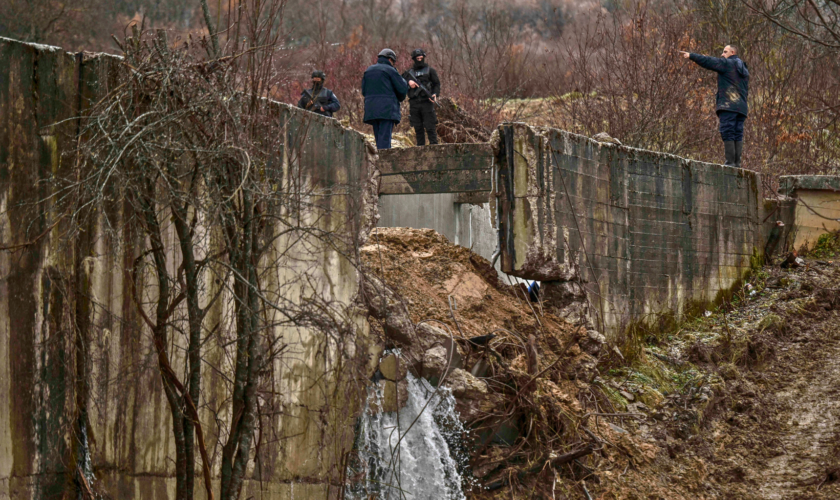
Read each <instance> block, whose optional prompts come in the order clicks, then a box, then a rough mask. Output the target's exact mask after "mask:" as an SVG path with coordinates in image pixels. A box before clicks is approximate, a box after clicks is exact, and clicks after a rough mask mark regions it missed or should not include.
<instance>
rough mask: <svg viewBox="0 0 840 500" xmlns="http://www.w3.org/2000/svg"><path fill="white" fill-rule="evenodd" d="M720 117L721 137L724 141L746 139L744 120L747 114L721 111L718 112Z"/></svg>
mask: <svg viewBox="0 0 840 500" xmlns="http://www.w3.org/2000/svg"><path fill="white" fill-rule="evenodd" d="M718 118H719V119H720V138H721V139H722V140H723V142H726V141H734V142H740V141H743V140H744V121H745V120H746V119H747V117H746V116H744V115H742V114H741V113H736V112H734V111H720V112H718Z"/></svg>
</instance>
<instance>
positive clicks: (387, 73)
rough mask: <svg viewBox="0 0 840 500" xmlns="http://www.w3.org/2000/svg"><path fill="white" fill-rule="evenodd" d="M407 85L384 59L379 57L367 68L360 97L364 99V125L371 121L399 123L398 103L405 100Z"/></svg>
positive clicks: (386, 59)
mask: <svg viewBox="0 0 840 500" xmlns="http://www.w3.org/2000/svg"><path fill="white" fill-rule="evenodd" d="M407 93H408V84H407V83H406V82H405V80H404V79H403V77H401V76H400V74H399V73H398V72H397V70H396V69H394V67H393V66H391V63H390V62H389V61H388V58H386V57H380V58H379V59H378V60H377V62H376V64H374V65H372V66H369V67H368V69H366V70H365V75H364V76H363V77H362V95H363V96H364V98H365V119H364V121H365V123H371V122H372V121H373V120H391V121H394V122H399V121H400V119H401V115H400V102H402V101H403V100H405V96H406V94H407Z"/></svg>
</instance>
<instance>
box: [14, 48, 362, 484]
mask: <svg viewBox="0 0 840 500" xmlns="http://www.w3.org/2000/svg"><path fill="white" fill-rule="evenodd" d="M123 70H124V66H122V65H121V64H120V60H119V59H118V58H115V57H112V56H94V55H87V54H86V55H82V54H76V55H74V54H68V53H66V52H64V51H62V50H60V49H58V48H55V47H45V46H39V45H32V44H26V43H20V42H17V41H13V40H8V39H0V205H2V210H0V234H2V238H0V240H2V244H1V245H2V246H3V247H4V251H3V252H0V276H2V280H0V498H13V499H16V498H33V499H40V498H59V497H62V495H73V496H75V490H76V485H75V484H74V481H75V478H76V477H77V472H78V470H79V467H84V466H85V464H84V463H83V462H84V460H85V458H84V455H85V453H87V454H88V455H89V459H90V462H91V466H92V468H93V473H94V476H95V477H96V480H97V486H98V487H101V488H102V490H103V491H106V492H108V493H109V494H110V495H112V496H113V497H114V498H137V499H150V498H174V488H175V480H174V473H175V463H174V451H173V450H174V443H173V437H172V426H171V420H172V418H171V414H170V412H169V409H168V407H167V401H166V397H165V395H164V391H163V387H162V384H161V375H160V372H159V370H158V368H157V365H156V355H155V350H154V347H153V342H152V339H151V336H150V334H149V331H148V328H147V327H146V326H145V324H144V323H143V321H142V319H141V318H140V316H139V314H138V313H137V310H136V307H135V303H134V299H133V298H132V293H131V290H130V287H129V283H128V278H127V276H129V275H130V269H131V267H132V265H133V263H134V262H135V261H136V259H138V257H140V256H141V255H143V254H144V252H145V251H146V249H147V248H148V247H147V245H148V242H147V240H146V239H145V238H144V237H142V235H140V236H139V237H138V235H137V234H131V233H130V231H129V230H128V229H127V228H128V227H129V226H130V214H129V211H128V205H127V204H126V203H125V202H124V197H125V194H126V193H125V192H124V191H121V188H120V187H119V186H114V187H113V192H110V193H109V194H108V196H106V197H105V198H106V199H107V201H106V202H104V203H103V204H102V205H101V206H96V207H94V213H96V214H99V215H95V216H92V217H89V218H87V219H86V221H87V222H86V225H85V226H84V227H81V228H72V229H73V231H71V232H68V229H71V228H68V226H67V224H66V221H67V218H63V217H62V216H61V214H60V213H56V211H57V210H58V209H57V207H58V204H57V201H56V202H53V201H50V200H59V199H60V193H58V192H57V184H56V183H55V179H57V178H59V177H61V176H62V175H66V174H67V173H68V172H72V171H73V169H74V168H76V166H77V165H76V156H75V154H74V149H75V148H76V146H77V144H78V143H79V142H78V141H80V140H84V137H80V135H79V134H80V130H81V129H80V122H79V120H78V119H76V117H78V116H79V115H80V113H84V112H85V110H86V109H88V108H89V107H90V106H91V104H92V103H94V102H95V101H96V100H98V99H100V98H101V97H102V96H105V95H106V94H107V93H108V92H109V91H111V90H113V88H114V86H115V84H116V82H117V81H118V76H119V75H120V72H121V71H123ZM276 116H277V120H279V121H280V123H281V124H282V129H283V132H282V133H283V137H284V139H283V144H284V145H283V147H281V150H280V151H278V152H277V156H276V160H277V161H276V163H275V164H272V165H269V166H268V168H269V169H272V170H274V172H273V173H272V177H273V178H277V179H280V180H285V181H288V182H291V180H292V179H294V182H296V183H297V184H296V185H298V186H301V185H305V186H306V187H307V188H306V190H305V193H306V196H307V198H306V200H305V202H306V203H307V204H308V206H311V207H313V210H312V211H311V212H310V213H309V218H308V223H309V224H310V227H309V228H310V229H312V232H313V233H317V232H322V233H323V234H331V235H333V236H332V237H330V238H328V240H329V241H327V239H324V238H322V239H314V238H313V239H307V238H306V237H300V234H299V233H294V234H293V233H289V235H288V236H283V235H282V234H277V235H276V238H275V239H274V240H272V241H273V243H272V245H273V247H272V250H271V252H269V254H270V263H269V262H267V263H264V264H262V269H261V273H262V275H261V276H262V277H263V278H264V279H266V281H267V282H268V283H271V286H270V287H269V288H270V289H272V292H273V293H275V294H277V295H279V294H284V295H287V296H289V297H295V298H298V299H299V300H305V297H306V296H307V294H314V293H317V294H320V296H323V297H328V298H329V300H331V301H332V304H334V307H335V309H336V314H337V315H338V316H342V317H344V318H348V319H349V320H350V322H351V323H352V324H353V325H352V326H353V328H351V330H350V333H349V334H348V333H347V332H343V335H338V333H339V332H333V333H334V335H322V334H321V333H319V332H318V331H315V330H312V329H308V328H306V327H303V326H301V327H294V328H292V327H278V329H277V331H276V332H275V335H276V336H277V338H280V339H282V342H283V345H284V346H285V347H284V350H283V354H282V355H281V356H280V357H278V358H277V359H276V361H275V362H274V363H273V364H272V366H271V367H270V368H269V369H267V373H270V376H269V379H270V385H271V388H272V390H271V392H267V393H263V394H261V396H260V398H261V401H262V403H261V404H262V405H264V406H263V408H264V410H265V414H263V416H261V417H260V422H259V426H260V431H259V432H260V433H262V434H258V435H257V436H256V439H259V441H258V443H255V445H256V448H257V451H256V457H255V460H253V461H251V464H258V465H257V466H254V467H251V468H249V470H248V473H247V478H248V479H247V481H246V485H245V487H244V490H245V491H243V496H245V497H250V496H261V495H264V494H269V495H272V497H276V498H291V497H292V496H294V498H325V497H326V496H327V492H328V491H332V494H333V495H334V494H335V492H336V491H337V486H336V485H337V483H338V481H339V479H340V474H341V461H342V460H343V457H344V454H345V453H346V452H347V451H349V449H350V448H351V447H352V444H353V443H352V440H353V423H354V421H355V411H356V409H358V406H359V404H361V403H362V402H363V401H364V387H365V382H366V377H362V378H359V377H358V375H360V374H364V373H366V371H367V369H366V364H367V363H368V361H369V358H370V357H371V356H372V354H373V353H371V352H370V351H369V349H375V347H372V346H371V345H370V344H369V343H367V339H366V335H367V324H366V322H365V320H364V313H363V311H362V310H360V309H359V308H358V307H357V303H356V299H357V297H358V291H359V278H358V275H357V264H358V263H357V262H356V260H355V258H354V257H353V256H354V255H355V253H356V252H355V248H358V246H359V245H360V244H361V243H362V242H363V241H364V239H365V238H366V236H367V234H368V232H369V231H370V229H371V227H372V226H373V225H375V223H376V219H377V212H376V192H377V185H376V179H375V177H374V175H373V174H374V168H373V158H374V156H373V151H372V150H371V149H370V148H369V147H368V146H367V145H366V143H365V141H364V137H363V136H362V135H361V134H358V133H356V132H354V131H351V130H348V129H344V128H343V127H341V126H340V125H339V124H338V122H337V121H335V120H332V119H327V118H324V117H320V116H318V115H315V114H313V113H308V112H305V111H302V110H299V109H297V108H293V107H290V106H287V105H283V104H277V105H276ZM325 144H327V145H328V147H325V146H324V145H325ZM277 188H278V189H282V188H284V186H283V185H281V186H277ZM45 200H46V201H45ZM198 218H199V219H200V220H204V219H203V215H201V216H199V217H198ZM106 220H107V221H109V223H107V224H106V222H105V221H106ZM163 220H167V218H166V217H163ZM114 222H117V224H114ZM304 223H307V221H305V222H304ZM196 231H197V234H198V235H199V236H197V240H198V242H197V247H200V249H199V255H204V256H207V255H213V250H214V249H216V248H218V245H219V243H218V240H219V238H221V236H220V235H219V231H218V229H217V228H213V227H202V224H201V223H199V224H198V226H197V229H196ZM68 234H73V237H72V238H68V236H67V235H68ZM164 244H165V245H166V251H167V265H168V266H169V268H170V272H172V274H173V275H175V274H177V269H178V265H179V264H178V262H179V261H180V252H179V250H178V248H177V239H176V236H175V232H174V228H172V227H171V225H169V226H168V227H167V228H166V229H165V231H164ZM276 262H283V263H284V265H282V266H279V265H273V264H272V263H276ZM301 269H306V270H307V274H306V277H307V280H306V281H307V282H308V284H307V283H296V284H294V285H290V284H289V283H290V281H289V278H290V277H291V276H299V272H300V271H301ZM296 273H298V274H296ZM203 279H204V280H205V282H206V283H207V284H208V288H207V290H205V295H204V296H203V298H202V305H203V306H207V307H209V310H208V314H207V320H206V321H207V323H208V325H207V332H211V333H212V334H211V333H208V334H207V340H206V344H205V347H204V348H203V349H204V351H203V354H204V359H205V365H204V366H205V368H206V369H205V368H203V369H202V370H203V376H202V394H203V395H202V400H201V401H200V405H201V409H200V418H201V420H202V425H203V427H204V433H205V436H207V441H208V443H207V444H208V448H209V451H210V452H211V454H212V453H214V452H215V453H216V455H215V456H218V453H220V451H219V450H220V447H221V446H222V444H224V441H223V440H224V439H225V437H226V432H227V431H226V425H227V424H226V422H228V421H230V417H231V415H230V412H231V408H230V405H229V404H228V402H227V398H226V394H227V393H228V388H227V385H228V384H229V381H230V380H231V378H232V373H231V372H230V370H231V368H232V361H231V360H232V359H234V358H235V355H236V353H235V350H234V349H233V348H232V347H231V338H230V324H231V321H232V317H231V315H232V314H233V312H232V307H231V305H230V304H231V301H230V298H229V296H226V295H225V294H224V293H222V296H223V297H225V298H223V299H220V300H218V301H216V302H214V303H212V304H211V303H210V297H211V296H213V295H214V294H215V293H216V292H218V291H219V289H220V287H224V286H225V284H224V283H220V282H219V281H218V280H214V276H213V275H212V273H211V272H210V271H207V273H206V274H205V275H204V277H203ZM302 281H303V280H300V279H298V282H302ZM137 288H138V289H139V290H141V293H144V294H146V295H145V298H146V299H148V300H149V301H150V302H151V301H153V299H154V298H155V296H156V293H157V291H156V288H155V283H154V281H153V279H152V274H151V272H148V271H147V272H141V273H140V275H139V278H138V281H137ZM147 312H148V311H147ZM174 316H176V317H177V318H179V319H178V320H179V321H180V320H183V317H184V312H183V310H180V309H179V311H177V312H176V313H175V314H174ZM173 321H175V320H173ZM185 342H186V341H185V339H184V337H183V336H179V335H173V337H172V345H171V346H170V347H171V352H172V353H173V354H172V365H173V368H174V370H175V371H176V372H177V373H179V374H182V373H184V366H185V362H186V360H185V354H184V349H185V345H186V344H185ZM344 353H346V354H347V356H346V357H343V356H342V354H344ZM373 357H374V358H375V357H376V356H375V355H373ZM354 366H355V368H354ZM354 370H355V371H354ZM82 425H83V426H84V429H85V430H84V432H85V435H86V438H85V439H84V440H83V439H82V437H81V436H82V433H81V426H82ZM83 445H84V447H86V448H87V451H86V452H85V453H83V452H84V450H81V448H82V446H83ZM218 474H219V467H218V461H217V462H216V463H215V464H214V468H213V475H214V478H217V477H218ZM197 477H200V475H199V476H197ZM214 481H215V484H216V487H217V488H218V481H217V480H215V479H214ZM196 496H197V498H203V491H202V489H201V487H199V486H197V487H196Z"/></svg>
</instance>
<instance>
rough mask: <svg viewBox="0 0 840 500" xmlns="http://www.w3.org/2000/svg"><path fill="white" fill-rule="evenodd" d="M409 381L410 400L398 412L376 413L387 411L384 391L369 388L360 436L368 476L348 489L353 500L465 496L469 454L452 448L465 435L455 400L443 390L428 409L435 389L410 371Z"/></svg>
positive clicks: (452, 499) (362, 463)
mask: <svg viewBox="0 0 840 500" xmlns="http://www.w3.org/2000/svg"><path fill="white" fill-rule="evenodd" d="M407 382H408V400H407V401H406V405H405V407H404V408H403V409H402V410H400V411H399V412H398V413H397V412H387V413H386V412H376V411H375V408H377V407H379V408H381V407H382V400H383V398H382V396H383V395H382V388H381V386H380V385H379V384H375V385H374V386H373V387H372V388H371V389H369V392H368V399H367V405H366V407H365V411H364V413H363V414H362V416H361V418H360V423H359V434H358V438H357V446H358V454H359V459H360V463H359V464H358V468H359V469H361V470H358V471H357V472H364V475H365V478H364V479H363V480H361V481H359V482H357V483H355V484H353V485H350V486H349V487H348V492H347V495H346V498H347V499H348V500H360V499H368V498H380V499H383V500H425V499H436V500H438V499H439V500H464V499H465V498H466V497H465V496H464V493H463V491H462V485H461V483H462V477H461V474H460V472H459V465H464V464H466V462H467V460H468V456H466V454H465V453H463V452H461V451H459V450H453V448H458V447H459V443H460V440H461V437H462V435H463V432H464V428H463V426H462V425H461V422H460V420H458V415H457V413H456V412H455V398H454V397H452V394H451V393H450V392H449V390H448V389H445V388H441V390H440V391H438V394H437V395H436V396H434V398H433V399H432V400H431V401H430V402H429V404H428V405H426V402H427V401H429V398H431V397H432V395H433V394H434V391H435V388H434V387H432V386H431V385H430V384H429V383H428V382H427V381H426V380H425V379H422V378H421V379H418V378H415V377H414V376H412V375H411V374H410V373H409V374H408V379H407ZM424 406H426V408H425V410H424V409H423V407H424ZM418 415H419V418H418ZM415 419H416V422H415ZM412 423H414V425H413V426H412ZM409 427H410V429H409ZM406 431H407V432H406Z"/></svg>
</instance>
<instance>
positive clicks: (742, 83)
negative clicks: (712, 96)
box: [680, 44, 750, 167]
mask: <svg viewBox="0 0 840 500" xmlns="http://www.w3.org/2000/svg"><path fill="white" fill-rule="evenodd" d="M680 54H682V56H683V57H685V58H686V59H691V60H692V61H694V62H695V63H697V64H698V65H699V66H701V67H703V68H706V69H709V70H712V71H716V72H717V74H718V91H717V100H716V106H715V107H716V110H717V115H718V118H719V119H720V137H721V139H723V150H724V154H725V155H726V163H725V164H726V165H731V166H735V167H740V166H741V151H742V150H743V147H744V121H745V120H746V119H747V94H748V93H749V88H750V72H749V70H748V69H747V63H745V62H744V61H742V60H741V59H740V58H739V57H738V48H737V47H735V46H734V45H731V44H730V45H727V46H726V47H725V48H724V49H723V54H721V57H709V56H702V55H700V54H694V53H688V52H683V51H680Z"/></svg>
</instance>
